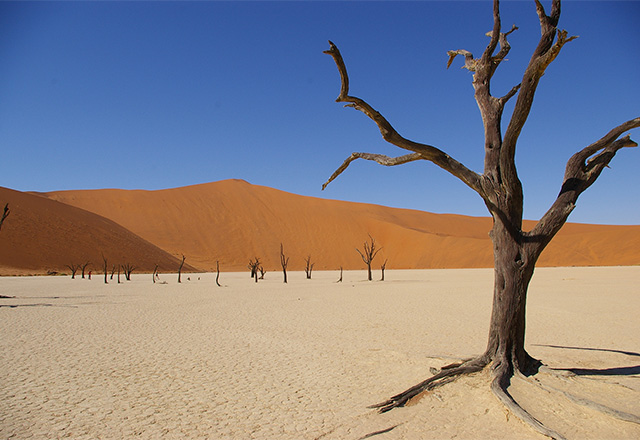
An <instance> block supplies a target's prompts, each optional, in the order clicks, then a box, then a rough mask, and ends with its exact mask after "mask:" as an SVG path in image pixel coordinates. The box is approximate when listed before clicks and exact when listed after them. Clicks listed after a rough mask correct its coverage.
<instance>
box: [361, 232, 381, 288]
mask: <svg viewBox="0 0 640 440" xmlns="http://www.w3.org/2000/svg"><path fill="white" fill-rule="evenodd" d="M369 240H370V241H371V243H369V242H367V241H365V242H364V246H363V252H360V249H358V248H356V251H358V253H359V254H360V256H361V257H362V261H364V263H365V264H366V265H367V272H368V279H369V281H371V280H373V277H372V275H371V263H372V262H373V259H374V258H375V257H376V255H377V254H378V252H380V251H381V250H382V248H380V249H377V248H376V241H375V240H374V239H373V237H372V236H371V235H369Z"/></svg>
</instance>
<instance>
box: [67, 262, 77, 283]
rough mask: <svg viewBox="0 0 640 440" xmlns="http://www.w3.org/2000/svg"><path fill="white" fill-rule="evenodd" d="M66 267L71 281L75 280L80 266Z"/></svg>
mask: <svg viewBox="0 0 640 440" xmlns="http://www.w3.org/2000/svg"><path fill="white" fill-rule="evenodd" d="M67 267H68V268H69V269H70V270H71V279H72V280H75V279H76V272H77V271H78V269H80V265H78V264H67Z"/></svg>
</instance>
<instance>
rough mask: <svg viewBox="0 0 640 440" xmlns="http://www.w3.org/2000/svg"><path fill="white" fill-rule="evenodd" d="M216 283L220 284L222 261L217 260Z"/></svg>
mask: <svg viewBox="0 0 640 440" xmlns="http://www.w3.org/2000/svg"><path fill="white" fill-rule="evenodd" d="M216 285H217V286H218V287H221V286H220V261H216Z"/></svg>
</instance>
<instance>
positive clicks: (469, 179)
mask: <svg viewBox="0 0 640 440" xmlns="http://www.w3.org/2000/svg"><path fill="white" fill-rule="evenodd" d="M535 5H536V11H537V14H538V18H539V22H540V29H541V37H540V41H539V43H538V46H537V47H536V49H535V51H534V53H533V55H532V57H531V59H530V61H529V64H528V66H527V68H526V70H525V72H524V74H523V77H522V80H521V82H520V84H518V85H516V86H514V87H513V88H512V89H511V90H510V91H509V92H508V93H507V94H505V95H504V96H502V97H494V96H493V95H492V94H491V90H490V85H491V79H492V77H493V75H494V73H495V71H496V69H497V68H498V67H499V65H500V63H501V62H502V61H503V60H504V59H505V57H506V56H507V54H508V53H509V51H510V49H511V47H510V45H509V42H508V41H507V37H508V36H509V35H510V34H511V33H512V32H514V31H515V30H517V27H515V26H514V27H512V28H511V30H509V31H508V32H502V31H501V21H500V8H499V1H498V0H494V3H493V30H492V31H491V33H490V37H491V38H490V42H489V44H488V45H487V48H486V49H485V51H484V52H483V54H482V55H481V57H480V58H475V57H474V56H473V54H472V53H471V52H469V51H467V50H454V51H449V52H448V54H449V61H448V66H450V65H451V63H452V62H453V61H454V59H455V58H456V57H457V56H458V55H461V56H463V57H464V67H465V68H466V69H468V70H469V71H470V72H472V73H473V88H474V91H475V93H474V97H475V100H476V102H477V104H478V107H479V109H480V114H481V117H482V121H483V125H484V152H485V160H484V171H483V173H482V174H479V173H476V172H474V171H471V170H470V169H468V168H466V167H465V166H464V165H462V164H461V163H460V162H458V161H456V160H455V159H453V158H451V157H450V156H449V155H448V154H446V153H444V152H443V151H441V150H440V149H438V148H436V147H434V146H431V145H427V144H422V143H417V142H414V141H411V140H408V139H405V138H403V137H402V136H400V135H399V134H398V133H397V132H396V130H395V129H394V128H393V127H392V126H391V124H390V123H389V122H388V121H387V120H386V119H385V118H384V117H383V116H382V115H381V114H380V113H378V112H377V111H376V110H375V109H373V108H372V107H371V106H370V105H369V104H368V103H366V102H365V101H364V100H362V99H360V98H356V97H353V96H350V95H349V77H348V75H347V70H346V66H345V64H344V60H343V58H342V55H341V54H340V51H339V50H338V48H337V47H336V46H335V45H334V44H333V43H332V42H329V44H330V49H329V50H327V51H325V53H327V54H329V55H331V56H332V57H333V59H334V61H335V63H336V66H337V67H338V71H339V73H340V78H341V90H340V95H339V96H338V98H337V99H336V101H337V102H344V103H347V104H346V106H348V107H353V108H355V109H357V110H360V111H361V112H363V113H364V114H365V115H367V116H368V117H369V118H371V119H372V120H373V121H374V122H375V123H376V125H377V126H378V128H379V129H380V132H381V134H382V137H383V138H384V139H385V140H387V141H388V142H389V143H391V144H393V145H396V146H398V147H400V148H402V149H404V150H408V151H410V153H409V154H406V155H404V156H399V157H396V158H391V157H388V156H384V155H380V154H370V153H353V154H351V156H349V157H348V158H347V159H346V160H345V161H344V163H343V164H342V165H341V166H340V167H339V168H338V169H337V170H336V171H335V172H334V173H333V175H331V177H330V178H329V179H328V181H327V182H326V183H325V184H324V185H323V189H324V188H325V187H326V186H327V185H328V184H329V183H330V182H331V181H332V180H334V179H335V178H336V177H338V176H339V175H340V174H341V173H342V172H343V171H345V170H346V168H347V167H348V166H349V164H350V163H351V162H353V161H354V160H356V159H365V160H373V161H375V162H377V163H379V164H381V165H385V166H395V165H400V164H404V163H407V162H411V161H415V160H420V159H422V160H427V161H430V162H433V163H434V164H436V165H438V166H439V167H441V168H442V169H444V170H445V171H448V172H449V173H451V174H452V175H454V176H456V177H458V178H459V179H460V180H461V181H462V182H464V183H465V184H466V185H467V186H469V187H470V188H471V189H473V190H474V191H475V192H476V193H478V195H479V196H480V197H482V199H483V200H484V202H485V205H486V206H487V209H488V210H489V212H490V214H491V216H492V217H493V228H492V230H491V232H490V236H491V240H492V241H493V251H494V273H495V277H494V278H495V280H494V295H493V309H492V315H491V322H490V330H489V336H488V343H487V349H486V351H485V353H484V354H482V355H481V356H479V357H477V358H475V359H472V360H469V361H466V362H462V363H460V364H457V365H452V366H447V367H445V368H443V370H442V371H441V372H440V373H438V374H436V375H435V376H433V377H431V378H429V379H427V380H426V381H424V382H422V383H421V384H418V385H416V386H415V387H412V388H410V389H408V390H407V391H405V392H404V393H401V394H399V395H397V396H394V397H392V398H391V399H389V400H388V401H386V402H383V403H382V404H380V405H377V406H376V407H377V408H380V410H381V411H386V410H389V409H392V408H394V407H397V406H402V405H404V404H405V403H406V402H407V401H408V400H409V399H410V398H412V397H413V396H415V395H417V394H419V393H420V392H423V391H425V390H427V389H431V388H433V387H435V386H438V385H441V384H443V383H446V382H448V381H450V380H452V378H454V377H457V376H459V375H461V374H467V373H469V372H473V371H478V370H480V369H482V368H484V367H486V366H487V365H492V370H493V372H494V380H493V383H492V390H493V391H494V392H495V393H496V395H497V396H498V397H499V398H500V400H501V401H502V402H503V403H505V405H507V406H508V407H509V408H510V409H511V410H512V411H513V412H514V413H515V414H517V415H518V416H519V417H520V418H521V419H523V420H524V421H525V422H527V423H529V424H530V425H531V426H533V427H534V428H535V429H537V430H538V431H540V432H541V433H543V434H545V435H548V436H551V437H554V438H561V436H560V435H559V434H558V433H556V432H555V431H552V430H549V429H548V428H546V427H545V426H543V425H542V424H541V423H540V422H538V421H537V420H535V419H534V418H533V417H531V415H530V414H528V413H527V412H526V411H525V410H524V409H523V408H522V407H520V405H518V404H517V403H516V402H515V401H514V400H513V398H512V397H511V396H510V395H509V394H508V392H507V391H506V388H507V386H508V385H509V381H510V377H511V376H512V375H513V374H514V373H515V372H516V371H517V372H522V373H526V372H529V371H531V370H533V369H535V368H537V367H538V366H539V365H540V363H539V361H537V360H535V359H533V358H532V357H531V356H529V355H528V353H527V352H526V350H525V347H524V341H525V328H526V322H525V317H526V314H525V310H526V300H527V290H528V286H529V282H530V281H531V278H532V276H533V272H534V269H535V265H536V262H537V260H538V258H539V256H540V254H541V253H542V251H543V250H544V249H545V247H546V246H547V245H548V244H549V242H550V241H551V240H552V239H553V237H554V236H555V235H556V234H557V232H558V231H559V230H560V229H561V228H562V226H563V225H564V224H565V222H566V221H567V218H568V216H569V214H570V213H571V211H572V210H573V209H574V207H575V204H576V201H577V199H578V197H579V196H580V194H581V193H582V192H584V191H585V190H586V189H587V188H588V187H589V186H591V185H592V184H593V183H594V182H595V180H596V179H597V178H598V176H599V175H600V173H601V172H602V170H603V169H604V168H605V167H607V165H608V164H609V162H610V161H611V160H612V159H613V157H614V156H615V154H616V153H617V152H618V151H619V150H620V149H621V148H625V147H634V146H637V144H636V143H635V142H633V141H632V140H631V139H630V138H629V136H624V137H622V136H623V135H624V133H625V132H626V131H628V130H630V129H633V128H637V127H640V118H635V119H631V120H629V121H627V122H624V123H622V124H620V125H619V126H617V127H615V128H614V129H612V130H611V131H610V132H609V133H607V134H606V135H605V136H603V137H602V138H601V139H599V140H598V141H596V142H594V143H593V144H591V145H589V146H587V147H585V148H584V149H582V150H581V151H579V152H578V153H576V154H575V155H574V156H572V157H571V158H570V159H569V161H568V162H567V166H566V170H565V175H564V179H563V183H562V186H561V189H560V193H559V195H558V197H557V199H556V200H555V201H554V202H553V204H552V205H551V207H550V208H549V210H548V211H547V212H546V213H545V214H544V216H543V217H542V218H541V219H540V220H539V221H538V223H537V224H536V225H535V227H534V228H533V229H532V230H531V231H529V232H524V231H523V230H522V213H523V191H522V184H521V182H520V179H519V177H518V172H517V169H516V164H515V152H516V144H517V141H518V138H519V136H520V133H521V131H522V128H523V126H524V124H525V122H526V121H527V118H528V116H529V112H530V110H531V107H532V104H533V98H534V95H535V93H536V90H537V87H538V84H539V81H540V79H541V78H542V76H543V75H544V73H545V70H546V69H547V67H548V66H549V65H550V64H551V62H553V60H554V59H555V58H556V57H557V56H558V54H559V53H560V50H561V49H562V47H563V46H564V45H565V44H566V43H568V42H569V41H571V40H573V39H574V38H575V37H567V32H566V31H564V30H559V29H557V24H558V20H559V18H560V0H553V2H552V5H551V12H550V14H549V15H547V13H546V11H545V9H544V7H543V6H542V4H541V3H540V1H538V0H535ZM516 95H517V99H516V102H515V105H514V110H513V113H512V115H511V119H510V120H509V123H508V125H507V128H506V130H505V131H504V137H503V135H502V133H503V131H502V126H501V124H502V116H503V110H504V106H505V104H506V103H507V101H509V99H511V98H512V97H514V96H516ZM361 256H362V253H361ZM363 260H364V257H363ZM365 262H366V261H365Z"/></svg>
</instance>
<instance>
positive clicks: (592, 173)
mask: <svg viewBox="0 0 640 440" xmlns="http://www.w3.org/2000/svg"><path fill="white" fill-rule="evenodd" d="M638 127H640V118H635V119H631V120H629V121H627V122H625V123H623V124H620V125H619V126H617V127H615V128H614V129H612V130H610V131H609V133H607V134H606V135H604V136H603V137H602V138H600V139H598V140H597V141H596V142H594V143H592V144H591V145H589V146H587V147H585V148H583V149H582V150H580V151H579V152H577V153H576V154H574V155H573V156H572V157H571V158H570V159H569V160H568V161H567V166H566V169H565V173H564V179H563V183H562V188H561V190H560V194H558V197H557V199H556V200H555V202H554V203H553V205H552V206H551V208H549V210H548V211H547V212H546V213H545V214H544V215H543V216H542V218H541V219H540V221H539V222H538V223H537V224H536V226H535V227H534V228H533V230H531V232H529V233H528V234H527V236H528V237H529V239H530V241H531V242H532V243H535V245H536V246H542V249H544V247H545V246H546V245H547V244H548V243H549V242H550V241H551V239H552V238H553V237H554V236H555V234H556V233H557V232H558V231H559V230H560V228H562V226H563V225H564V223H565V222H566V221H567V218H568V217H569V214H571V211H573V209H574V208H575V204H576V201H577V200H578V197H579V196H580V194H582V193H583V192H584V191H585V190H586V189H587V188H589V187H590V186H591V185H592V184H593V183H594V182H595V181H596V179H597V178H598V177H599V176H600V174H601V173H602V171H603V170H604V169H605V168H606V167H607V166H608V165H609V163H610V162H611V160H612V159H613V158H614V156H615V154H616V153H617V152H618V150H620V149H622V148H630V147H637V146H638V144H637V143H636V142H634V141H633V140H631V138H630V136H629V135H627V136H624V137H622V138H620V136H622V134H623V133H625V132H626V131H628V130H631V129H633V128H638ZM543 238H544V239H543ZM538 249H539V248H538ZM539 250H540V251H541V249H539Z"/></svg>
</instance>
